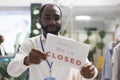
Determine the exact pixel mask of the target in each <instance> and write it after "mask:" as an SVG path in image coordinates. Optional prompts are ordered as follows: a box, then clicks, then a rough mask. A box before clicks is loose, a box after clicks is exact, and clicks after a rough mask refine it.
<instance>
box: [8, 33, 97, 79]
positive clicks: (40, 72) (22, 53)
mask: <svg viewBox="0 0 120 80" xmlns="http://www.w3.org/2000/svg"><path fill="white" fill-rule="evenodd" d="M42 41H43V43H44V46H45V38H44V37H43V35H42ZM32 48H35V49H39V50H40V51H42V47H41V43H40V36H36V37H33V38H29V39H28V40H26V41H25V42H23V44H22V45H21V47H20V49H19V52H18V53H17V54H16V56H15V58H14V59H13V60H12V61H11V62H10V63H9V65H8V67H7V72H8V74H9V75H11V76H13V77H18V76H19V75H20V74H22V73H23V72H24V71H25V70H26V69H27V68H29V71H30V72H29V75H30V78H29V79H30V80H44V79H45V78H46V77H50V74H49V70H50V69H49V67H48V64H47V62H46V61H42V62H41V63H40V64H38V65H30V66H26V65H24V63H23V62H24V58H25V57H26V56H27V55H28V54H29V52H30V51H31V49H32ZM77 73H79V70H78V69H74V68H70V67H69V66H67V65H61V64H56V63H54V62H53V65H52V76H53V77H56V80H63V79H64V80H81V78H82V80H94V78H95V77H96V76H97V73H98V72H97V69H96V68H95V75H94V77H93V78H92V79H85V78H83V77H81V75H78V74H77ZM76 74H77V75H76ZM73 75H74V78H73Z"/></svg>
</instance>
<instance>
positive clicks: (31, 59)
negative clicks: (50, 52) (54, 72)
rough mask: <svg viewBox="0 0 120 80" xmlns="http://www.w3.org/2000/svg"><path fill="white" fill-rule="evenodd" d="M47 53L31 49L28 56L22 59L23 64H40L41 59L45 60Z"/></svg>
mask: <svg viewBox="0 0 120 80" xmlns="http://www.w3.org/2000/svg"><path fill="white" fill-rule="evenodd" d="M46 59H47V55H46V54H44V53H42V52H41V51H39V50H37V49H32V50H31V52H30V53H29V55H28V56H26V57H25V59H24V64H25V65H27V66H28V65H31V64H40V62H41V61H42V60H46Z"/></svg>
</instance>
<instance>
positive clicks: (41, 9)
mask: <svg viewBox="0 0 120 80" xmlns="http://www.w3.org/2000/svg"><path fill="white" fill-rule="evenodd" d="M47 5H51V6H56V7H57V8H58V9H59V10H60V13H61V16H62V10H61V9H60V7H59V6H57V5H56V4H51V3H48V4H44V5H43V6H42V7H41V8H40V14H39V17H40V18H41V15H42V12H43V10H44V8H45V7H46V6H47Z"/></svg>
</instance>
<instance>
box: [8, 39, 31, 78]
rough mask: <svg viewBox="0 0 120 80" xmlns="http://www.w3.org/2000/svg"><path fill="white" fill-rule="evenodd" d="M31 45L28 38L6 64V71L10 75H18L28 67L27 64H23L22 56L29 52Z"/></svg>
mask: <svg viewBox="0 0 120 80" xmlns="http://www.w3.org/2000/svg"><path fill="white" fill-rule="evenodd" d="M32 46H33V45H32V44H31V41H30V40H27V41H25V42H24V43H23V44H22V45H21V47H20V49H19V52H18V53H17V54H16V55H15V58H14V59H13V60H12V61H11V62H10V63H9V64H8V67H7V72H8V74H9V75H10V76H13V77H18V76H20V75H21V74H22V73H23V72H24V71H25V70H26V69H27V68H28V66H26V65H24V58H25V57H26V56H27V55H28V54H29V52H30V51H31V48H32Z"/></svg>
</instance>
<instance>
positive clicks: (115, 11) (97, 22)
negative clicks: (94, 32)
mask: <svg viewBox="0 0 120 80" xmlns="http://www.w3.org/2000/svg"><path fill="white" fill-rule="evenodd" d="M62 11H63V14H64V15H63V18H64V19H63V24H65V23H66V20H67V19H68V17H70V19H71V20H70V19H69V21H68V22H67V23H66V25H67V26H69V27H67V29H71V28H70V26H73V29H74V31H78V30H80V29H84V28H96V29H106V30H111V29H112V28H111V26H110V24H112V23H114V22H115V21H116V20H119V17H120V5H116V6H76V7H73V8H68V7H63V8H62ZM71 15H72V16H71ZM81 15H87V16H91V17H92V19H91V20H89V21H85V20H80V21H78V20H75V16H81ZM71 22H72V24H71ZM119 23H120V21H119Z"/></svg>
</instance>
